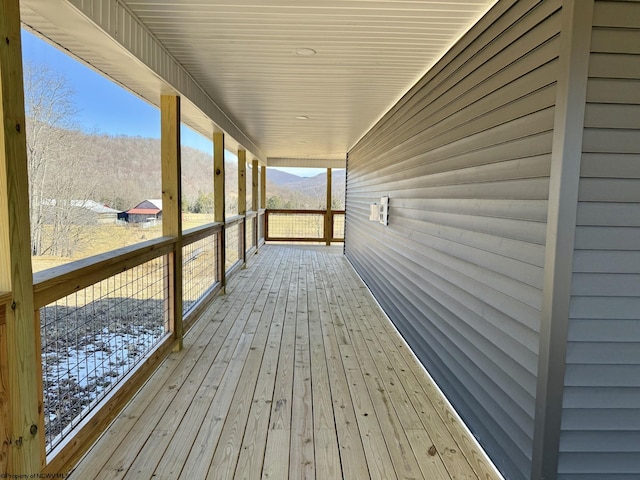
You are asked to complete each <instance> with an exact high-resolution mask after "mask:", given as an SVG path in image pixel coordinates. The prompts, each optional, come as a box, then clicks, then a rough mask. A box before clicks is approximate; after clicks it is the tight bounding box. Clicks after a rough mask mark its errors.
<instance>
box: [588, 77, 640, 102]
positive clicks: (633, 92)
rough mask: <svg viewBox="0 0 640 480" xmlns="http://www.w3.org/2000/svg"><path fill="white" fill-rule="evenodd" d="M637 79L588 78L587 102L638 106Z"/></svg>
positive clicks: (639, 83)
mask: <svg viewBox="0 0 640 480" xmlns="http://www.w3.org/2000/svg"><path fill="white" fill-rule="evenodd" d="M638 87H640V81H639V80H638V79H635V78H632V79H611V78H590V79H589V81H588V82H587V102H589V103H627V104H629V105H638V104H640V88H638Z"/></svg>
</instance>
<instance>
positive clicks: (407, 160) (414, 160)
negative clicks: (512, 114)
mask: <svg viewBox="0 0 640 480" xmlns="http://www.w3.org/2000/svg"><path fill="white" fill-rule="evenodd" d="M522 127H523V128H525V131H520V132H522V133H523V134H524V136H522V137H519V138H512V139H509V140H507V141H505V142H502V143H497V144H495V143H494V144H490V145H487V146H485V147H481V148H476V149H473V150H471V151H465V152H459V151H455V150H453V148H448V149H439V150H438V151H433V150H425V149H424V148H423V146H417V147H415V148H414V149H407V150H404V151H403V150H399V151H398V153H397V154H396V156H395V157H394V156H391V155H388V156H385V155H381V156H380V157H379V158H376V157H375V156H373V155H372V156H371V157H368V158H369V162H370V165H371V166H372V167H375V170H372V171H368V172H365V173H363V175H362V176H359V177H358V178H357V179H354V186H355V185H363V184H364V183H365V182H366V181H368V180H370V179H380V178H386V177H387V176H390V175H393V174H394V173H395V172H396V171H397V167H396V162H397V161H401V162H402V164H403V166H404V167H405V168H406V170H411V169H414V168H416V167H417V166H420V167H422V168H425V169H428V170H425V174H436V173H440V172H447V171H452V170H458V169H463V168H469V167H473V166H477V165H488V164H491V163H499V162H504V161H508V160H510V159H517V158H528V157H534V156H541V155H548V154H549V151H550V145H551V132H550V131H549V124H548V123H547V122H541V123H540V124H539V128H538V130H532V129H531V126H530V125H526V126H525V125H522ZM520 132H519V133H520ZM403 171H404V168H403Z"/></svg>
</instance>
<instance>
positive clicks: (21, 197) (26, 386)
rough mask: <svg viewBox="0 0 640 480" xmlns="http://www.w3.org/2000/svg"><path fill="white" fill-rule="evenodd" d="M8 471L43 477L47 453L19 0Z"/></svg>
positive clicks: (8, 21) (2, 140)
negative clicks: (34, 281) (35, 301)
mask: <svg viewBox="0 0 640 480" xmlns="http://www.w3.org/2000/svg"><path fill="white" fill-rule="evenodd" d="M0 12H2V13H1V14H0V38H1V39H2V41H1V42H0V122H1V124H2V125H1V127H2V130H0V132H1V133H0V292H3V291H4V292H10V293H11V295H12V301H11V303H10V306H9V308H6V309H5V323H4V324H3V325H0V418H1V419H2V420H1V422H2V428H1V429H0V430H1V431H0V473H2V474H3V475H7V474H8V475H9V476H29V475H31V476H37V475H39V474H40V473H41V471H42V468H43V466H44V462H45V461H46V460H45V458H43V454H42V451H43V442H44V431H43V429H42V428H41V425H42V421H41V415H42V414H43V411H44V408H43V405H42V404H41V403H40V402H39V398H41V394H40V393H39V392H41V390H42V378H41V377H40V378H39V372H40V368H41V367H39V365H40V363H41V358H40V345H39V343H38V339H39V335H38V330H39V325H38V326H36V321H35V320H36V319H34V303H33V278H32V273H31V249H30V238H31V236H30V232H29V182H28V174H27V145H26V139H25V134H26V131H27V129H26V125H25V111H24V89H23V80H22V53H21V45H20V6H19V2H18V0H0Z"/></svg>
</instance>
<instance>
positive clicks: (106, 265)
mask: <svg viewBox="0 0 640 480" xmlns="http://www.w3.org/2000/svg"><path fill="white" fill-rule="evenodd" d="M175 242H176V240H175V238H173V237H161V238H156V239H153V240H148V241H146V242H143V243H138V244H136V245H132V246H130V247H124V248H119V249H117V250H112V251H110V252H106V253H101V254H99V255H94V256H93V257H89V258H84V259H81V260H77V261H75V262H71V263H68V264H66V265H60V266H58V267H53V268H49V269H47V270H43V271H42V272H37V273H35V274H34V275H33V294H34V307H35V308H36V309H37V308H40V307H43V306H45V305H48V304H49V303H51V302H55V301H56V300H59V299H60V298H64V297H66V296H67V295H69V294H71V293H74V292H77V291H79V290H82V289H83V288H86V287H89V286H91V285H94V284H96V283H98V282H100V281H102V280H104V279H106V278H109V277H111V276H113V275H115V274H118V273H121V272H124V271H126V270H129V269H131V268H133V267H136V266H138V265H141V264H143V263H145V262H148V261H149V260H153V259H154V258H158V257H160V256H162V255H165V254H167V253H169V252H172V251H173V249H174V245H175Z"/></svg>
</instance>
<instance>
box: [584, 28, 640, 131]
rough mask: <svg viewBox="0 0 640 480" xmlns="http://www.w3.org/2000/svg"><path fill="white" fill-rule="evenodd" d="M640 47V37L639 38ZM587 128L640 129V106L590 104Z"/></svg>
mask: <svg viewBox="0 0 640 480" xmlns="http://www.w3.org/2000/svg"><path fill="white" fill-rule="evenodd" d="M638 45H639V46H640V36H639V38H638ZM584 126H585V127H587V128H622V129H629V130H634V129H635V130H637V129H640V105H629V104H624V103H590V104H588V105H587V106H586V107H585V113H584Z"/></svg>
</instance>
